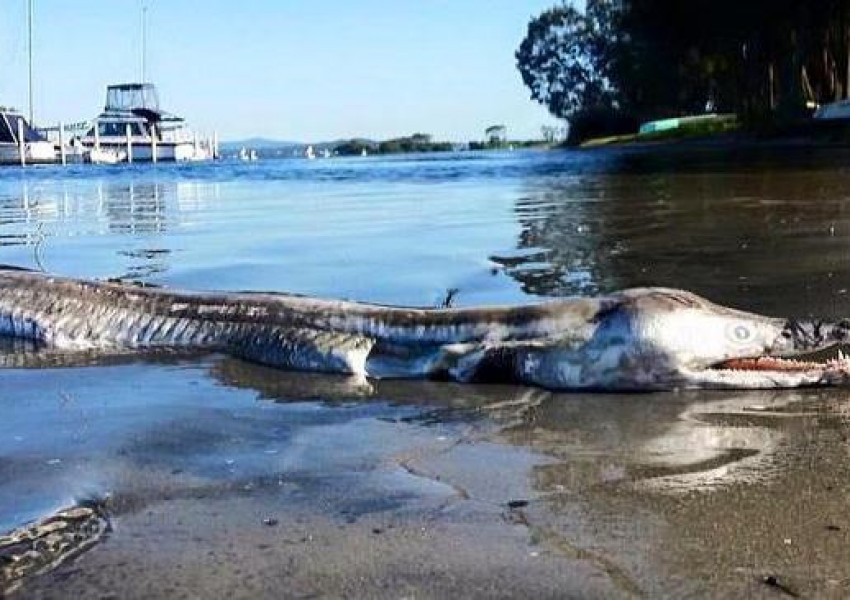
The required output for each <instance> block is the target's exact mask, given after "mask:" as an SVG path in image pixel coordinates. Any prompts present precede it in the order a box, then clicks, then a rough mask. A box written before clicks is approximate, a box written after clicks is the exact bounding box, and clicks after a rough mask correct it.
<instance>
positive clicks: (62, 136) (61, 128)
mask: <svg viewBox="0 0 850 600" xmlns="http://www.w3.org/2000/svg"><path fill="white" fill-rule="evenodd" d="M59 156H60V157H61V158H62V166H65V165H67V164H68V159H67V158H66V157H65V124H64V123H62V121H59Z"/></svg>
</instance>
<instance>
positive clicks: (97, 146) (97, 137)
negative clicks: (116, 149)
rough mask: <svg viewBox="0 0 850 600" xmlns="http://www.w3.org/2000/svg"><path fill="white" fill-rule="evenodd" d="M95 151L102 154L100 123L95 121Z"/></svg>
mask: <svg viewBox="0 0 850 600" xmlns="http://www.w3.org/2000/svg"><path fill="white" fill-rule="evenodd" d="M94 149H95V150H97V151H98V152H100V121H98V120H97V119H95V120H94Z"/></svg>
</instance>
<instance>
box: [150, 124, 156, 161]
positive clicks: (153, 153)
mask: <svg viewBox="0 0 850 600" xmlns="http://www.w3.org/2000/svg"><path fill="white" fill-rule="evenodd" d="M151 160H152V161H153V162H156V161H157V157H156V123H151Z"/></svg>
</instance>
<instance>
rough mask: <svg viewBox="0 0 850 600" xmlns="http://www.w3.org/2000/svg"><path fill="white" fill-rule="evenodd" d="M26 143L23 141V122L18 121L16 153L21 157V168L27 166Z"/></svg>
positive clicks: (21, 120)
mask: <svg viewBox="0 0 850 600" xmlns="http://www.w3.org/2000/svg"><path fill="white" fill-rule="evenodd" d="M26 150H27V146H26V141H24V120H23V119H21V118H19V119H18V153H19V154H20V155H21V166H22V167H25V166H27V156H26Z"/></svg>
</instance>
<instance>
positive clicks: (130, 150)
mask: <svg viewBox="0 0 850 600" xmlns="http://www.w3.org/2000/svg"><path fill="white" fill-rule="evenodd" d="M126 131H127V162H128V163H131V162H133V137H132V135H131V134H132V132H131V131H130V124H129V123H127V129H126Z"/></svg>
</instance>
